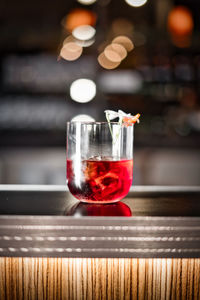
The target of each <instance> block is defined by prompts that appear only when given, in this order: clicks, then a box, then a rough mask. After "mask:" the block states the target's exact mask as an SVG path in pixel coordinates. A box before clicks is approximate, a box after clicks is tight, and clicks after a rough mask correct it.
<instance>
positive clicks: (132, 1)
mask: <svg viewBox="0 0 200 300" xmlns="http://www.w3.org/2000/svg"><path fill="white" fill-rule="evenodd" d="M125 1H126V3H127V4H129V5H130V6H134V7H139V6H142V5H144V4H145V3H146V2H147V0H125Z"/></svg>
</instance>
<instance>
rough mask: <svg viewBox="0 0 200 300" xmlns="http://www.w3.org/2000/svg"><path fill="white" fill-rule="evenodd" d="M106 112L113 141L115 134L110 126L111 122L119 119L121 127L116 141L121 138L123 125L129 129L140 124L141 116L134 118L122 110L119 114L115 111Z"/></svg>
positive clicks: (137, 115)
mask: <svg viewBox="0 0 200 300" xmlns="http://www.w3.org/2000/svg"><path fill="white" fill-rule="evenodd" d="M104 112H105V114H106V119H107V122H108V125H109V128H110V133H111V136H112V139H113V132H112V128H111V125H110V121H111V120H113V119H116V118H119V121H118V125H120V128H119V132H118V133H117V135H116V140H117V139H118V137H119V134H120V130H121V127H122V126H123V125H124V126H125V127H128V126H132V125H133V124H135V123H136V122H137V123H139V122H140V121H139V118H140V114H136V115H135V116H133V115H131V114H127V113H125V112H123V111H122V110H118V112H117V111H114V110H105V111H104ZM116 140H115V142H116Z"/></svg>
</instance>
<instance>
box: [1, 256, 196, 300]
mask: <svg viewBox="0 0 200 300" xmlns="http://www.w3.org/2000/svg"><path fill="white" fill-rule="evenodd" d="M0 299H1V300H35V299H38V300H46V299H48V300H61V299H62V300H65V299H66V300H101V299H102V300H105V299H108V300H122V299H125V300H129V299H132V300H143V299H144V300H146V299H147V300H157V299H159V300H160V299H161V300H165V299H166V300H171V299H174V300H178V299H182V300H185V299H186V300H190V299H191V300H193V299H194V300H199V299H200V259H130V258H127V259H94V258H83V259H81V258H74V259H72V258H0Z"/></svg>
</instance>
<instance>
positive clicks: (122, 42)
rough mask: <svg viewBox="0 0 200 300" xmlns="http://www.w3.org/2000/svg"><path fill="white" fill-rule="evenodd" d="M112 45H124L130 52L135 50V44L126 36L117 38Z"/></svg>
mask: <svg viewBox="0 0 200 300" xmlns="http://www.w3.org/2000/svg"><path fill="white" fill-rule="evenodd" d="M112 43H114V44H120V45H122V46H123V47H124V48H125V49H126V51H128V52H130V51H131V50H133V49H134V45H133V42H132V41H131V40H130V39H129V38H128V37H127V36H125V35H120V36H117V37H116V38H114V39H113V41H112Z"/></svg>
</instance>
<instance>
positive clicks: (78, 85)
mask: <svg viewBox="0 0 200 300" xmlns="http://www.w3.org/2000/svg"><path fill="white" fill-rule="evenodd" d="M95 95H96V84H95V83H94V81H92V80H90V79H85V78H81V79H77V80H75V81H74V82H72V84H71V86H70V96H71V98H72V99H73V100H74V101H76V102H79V103H86V102H89V101H91V100H92V99H93V98H94V97H95Z"/></svg>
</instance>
